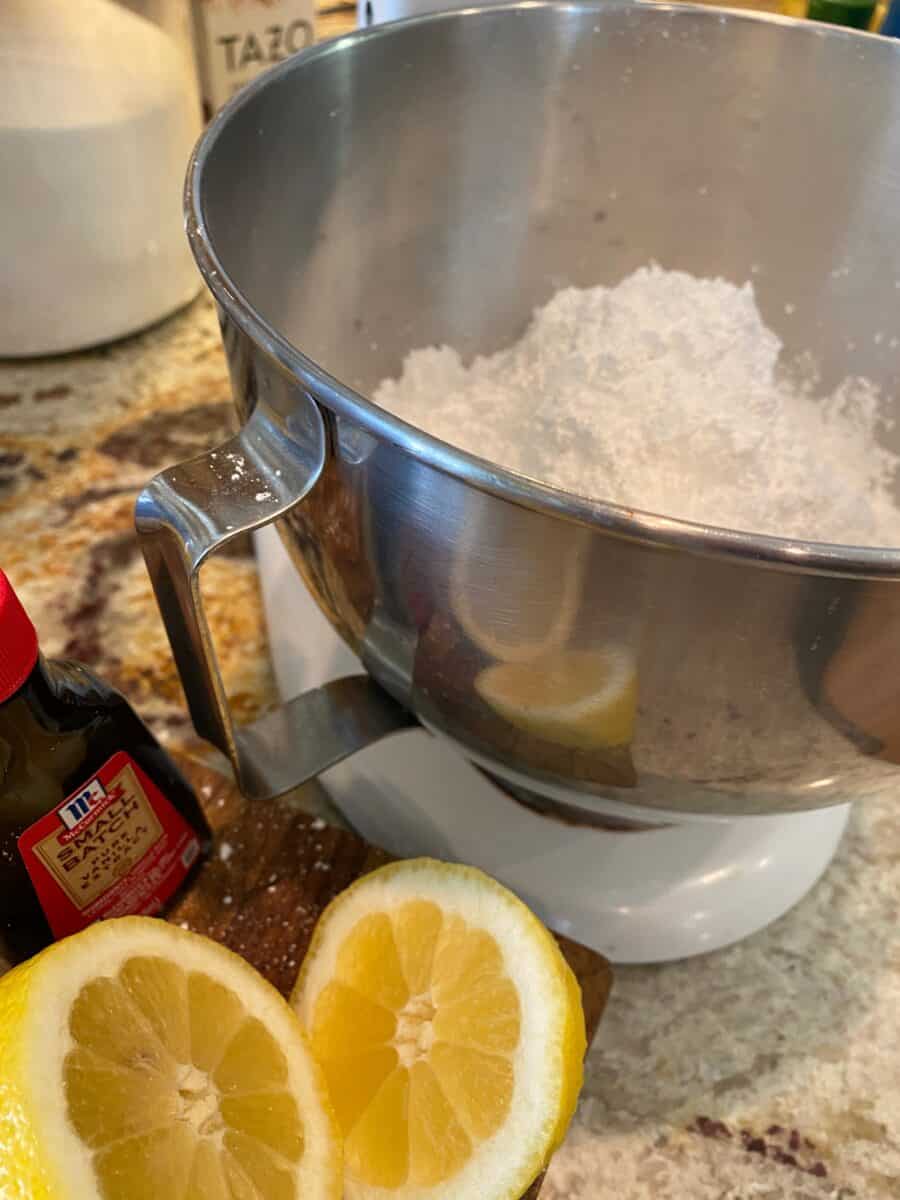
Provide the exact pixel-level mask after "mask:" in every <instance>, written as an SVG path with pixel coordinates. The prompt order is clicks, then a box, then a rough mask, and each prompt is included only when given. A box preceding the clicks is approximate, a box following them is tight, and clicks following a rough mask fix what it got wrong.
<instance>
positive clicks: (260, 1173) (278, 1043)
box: [0, 917, 342, 1200]
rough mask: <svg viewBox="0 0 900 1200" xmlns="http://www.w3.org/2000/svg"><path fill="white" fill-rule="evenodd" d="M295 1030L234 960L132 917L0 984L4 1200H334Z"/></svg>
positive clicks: (57, 948)
mask: <svg viewBox="0 0 900 1200" xmlns="http://www.w3.org/2000/svg"><path fill="white" fill-rule="evenodd" d="M341 1173H342V1167H341V1149H340V1135H339V1133H338V1130H337V1128H336V1125H335V1120H334V1116H333V1113H332V1111H331V1109H330V1106H329V1102H328V1099H327V1093H326V1089H325V1085H324V1082H323V1080H322V1076H321V1073H320V1071H319V1069H318V1068H317V1067H316V1065H315V1063H314V1061H313V1059H312V1056H311V1055H310V1053H309V1049H308V1046H307V1043H306V1040H305V1038H304V1036H303V1033H302V1030H301V1029H300V1026H299V1023H298V1022H297V1019H296V1017H295V1016H294V1014H293V1013H292V1012H291V1009H290V1007H289V1006H288V1005H287V1004H286V1003H285V1001H284V1000H283V999H282V998H281V996H280V995H279V994H278V993H277V992H276V991H275V989H274V988H272V987H271V986H270V985H269V984H268V983H267V982H266V981H265V980H264V979H263V978H262V976H260V975H259V974H257V972H256V971H254V970H253V968H252V967H250V966H249V965H248V964H247V963H245V962H244V961H243V959H240V958H238V957H237V956H236V955H234V954H232V953H231V952H230V951H229V950H225V949H224V948H223V947H221V946H218V945H216V943H214V942H212V941H209V940H208V939H207V938H204V937H200V936H199V935H197V934H192V933H187V932H185V931H184V930H182V929H177V928H174V927H173V926H171V925H167V924H165V923H164V922H162V921H159V920H154V919H152V918H149V917H125V918H122V919H120V920H112V921H105V922H101V923H100V924H98V925H93V926H91V927H90V928H89V929H86V930H85V931H84V932H82V933H79V934H76V935H75V936H74V937H71V938H68V939H66V940H65V941H62V942H58V943H57V944H56V945H53V946H50V947H49V948H48V949H47V950H45V951H43V952H42V953H41V954H39V955H37V957H36V958H33V959H31V960H30V961H29V962H27V963H24V964H22V965H21V966H19V967H17V968H16V969H15V970H13V971H11V972H10V973H9V974H8V975H6V976H4V977H3V979H2V980H0V1196H2V1197H3V1200H301V1198H302V1200H337V1198H338V1197H339V1196H340V1194H341Z"/></svg>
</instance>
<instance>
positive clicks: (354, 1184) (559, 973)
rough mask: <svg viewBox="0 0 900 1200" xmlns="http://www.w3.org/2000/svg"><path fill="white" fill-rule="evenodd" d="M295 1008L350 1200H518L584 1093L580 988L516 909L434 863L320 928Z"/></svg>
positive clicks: (366, 882) (371, 878) (347, 895)
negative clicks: (336, 1127) (324, 1095)
mask: <svg viewBox="0 0 900 1200" xmlns="http://www.w3.org/2000/svg"><path fill="white" fill-rule="evenodd" d="M292 1002H293V1004H294V1006H295V1008H296V1010H297V1012H298V1014H299V1016H300V1019H301V1021H302V1023H303V1025H304V1027H305V1029H306V1030H307V1032H308V1035H309V1038H310V1043H311V1045H312V1048H313V1052H314V1054H315V1055H316V1057H317V1058H318V1060H319V1062H320V1063H321V1064H322V1067H323V1069H324V1072H325V1076H326V1079H327V1081H328V1087H329V1090H330V1093H331V1098H332V1101H333V1103H334V1107H335V1110H336V1113H337V1118H338V1122H339V1124H340V1126H341V1129H342V1132H343V1134H344V1137H345V1196H346V1197H347V1200H364V1198H365V1200H374V1198H375V1197H378V1198H379V1200H385V1198H387V1197H396V1198H397V1200H404V1198H407V1197H416V1198H417V1200H421V1198H424V1197H428V1198H429V1200H445V1198H446V1200H449V1198H450V1197H452V1198H453V1200H468V1198H469V1197H471V1198H472V1200H476V1198H477V1200H518V1197H520V1196H521V1195H522V1193H523V1192H524V1191H525V1190H526V1188H527V1187H528V1185H529V1184H530V1183H531V1181H532V1180H533V1179H534V1178H535V1177H536V1176H537V1175H538V1174H539V1173H540V1171H541V1169H542V1168H543V1167H544V1166H545V1165H546V1163H547V1160H548V1159H549V1157H550V1155H551V1153H552V1152H553V1150H554V1149H555V1148H556V1146H557V1145H558V1144H559V1142H560V1141H561V1140H562V1138H563V1136H564V1134H565V1131H566V1129H567V1127H568V1124H569V1121H570V1119H571V1117H572V1113H573V1111H574V1109H575V1103H576V1100H577V1096H578V1090H579V1088H580V1086H581V1079H582V1059H583V1057H584V1050H585V1029H584V1013H583V1010H582V1006H581V995H580V990H579V987H578V983H577V982H576V980H575V977H574V975H573V974H572V971H571V970H570V968H569V966H568V964H567V963H566V961H565V959H564V958H563V956H562V953H561V952H560V950H559V947H558V946H557V944H556V942H555V941H554V939H553V937H552V936H551V935H550V933H549V932H548V931H547V929H546V928H545V927H544V926H543V925H542V924H541V922H540V921H539V920H538V918H537V917H536V916H535V915H534V913H532V912H531V911H530V910H529V909H528V908H527V907H526V906H525V905H524V904H523V903H522V902H521V901H520V900H518V899H517V898H516V897H515V896H513V895H512V893H511V892H508V891H507V890H506V889H505V888H504V887H502V886H501V885H500V884H499V883H496V882H495V881H494V880H492V879H490V878H488V876H486V875H484V874H482V872H481V871H477V870H475V869H473V868H470V867H460V866H452V865H449V864H446V863H438V862H434V861H433V860H431V859H413V860H410V861H408V862H402V863H395V864H392V865H390V866H387V867H383V868H381V869H380V870H378V871H375V872H373V873H372V874H371V875H367V876H365V877H363V878H362V879H360V880H359V881H358V882H356V883H355V884H353V885H352V886H351V887H350V888H348V889H347V891H345V892H343V893H342V894H341V895H340V896H338V897H337V898H336V899H335V900H334V901H332V903H331V904H330V905H329V907H328V908H327V909H326V910H325V912H324V914H323V915H322V917H321V919H320V921H319V925H318V927H317V929H316V933H315V935H314V937H313V941H312V944H311V946H310V950H309V953H308V954H307V957H306V959H305V961H304V964H303V967H302V970H301V973H300V977H299V979H298V981H297V986H296V989H295V991H294V995H293V997H292Z"/></svg>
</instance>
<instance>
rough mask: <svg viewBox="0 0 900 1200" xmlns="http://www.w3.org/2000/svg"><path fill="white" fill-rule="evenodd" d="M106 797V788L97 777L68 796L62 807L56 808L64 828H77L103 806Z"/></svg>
mask: <svg viewBox="0 0 900 1200" xmlns="http://www.w3.org/2000/svg"><path fill="white" fill-rule="evenodd" d="M106 799H107V795H106V788H105V787H104V786H103V784H102V783H101V782H100V780H99V779H92V780H91V782H90V783H89V784H87V785H86V786H85V787H83V788H82V789H81V791H80V792H78V793H77V795H74V796H70V797H69V799H68V800H67V801H66V802H65V804H64V805H63V806H62V808H59V809H57V812H58V813H59V819H60V820H61V821H62V823H63V825H65V827H66V829H69V830H71V829H77V828H78V826H79V825H81V824H82V822H84V821H86V820H87V819H88V817H91V816H93V815H94V813H95V812H96V810H97V808H99V807H100V806H101V805H103V806H105V803H106Z"/></svg>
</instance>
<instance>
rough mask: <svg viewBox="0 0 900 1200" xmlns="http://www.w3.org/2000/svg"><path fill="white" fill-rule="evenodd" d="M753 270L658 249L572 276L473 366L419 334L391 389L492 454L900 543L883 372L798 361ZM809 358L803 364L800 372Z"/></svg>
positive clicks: (410, 417) (807, 532)
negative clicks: (693, 266)
mask: <svg viewBox="0 0 900 1200" xmlns="http://www.w3.org/2000/svg"><path fill="white" fill-rule="evenodd" d="M782 357H783V356H782V344H781V341H780V339H779V338H778V336H777V335H776V334H775V333H774V332H773V331H772V330H771V329H769V328H768V327H767V326H766V324H765V323H764V321H763V319H762V316H761V314H760V311H759V308H758V307H757V303H756V298H755V295H754V291H753V287H752V285H751V284H749V283H748V284H745V285H744V286H743V287H737V286H735V285H734V284H732V283H729V282H727V281H725V280H723V279H697V278H694V277H693V276H691V275H687V274H685V273H683V272H679V271H665V270H663V269H661V268H660V267H657V266H650V267H643V268H641V269H640V270H638V271H636V272H635V273H634V274H633V275H631V276H629V277H628V278H626V279H624V280H623V281H622V282H621V283H619V284H618V285H617V286H616V287H612V288H607V287H602V286H600V287H594V288H588V289H577V288H566V289H564V290H562V291H560V292H557V294H556V295H555V296H554V297H553V298H552V299H551V300H550V301H549V303H548V304H546V305H545V306H544V307H543V308H541V309H538V310H537V311H536V312H535V314H534V317H533V319H532V321H531V324H530V325H529V327H528V329H527V331H526V332H525V334H524V336H523V337H522V338H521V339H520V340H519V341H518V342H516V343H515V344H514V345H512V346H510V347H508V348H506V349H504V350H501V351H499V352H498V353H496V354H492V355H489V356H480V357H477V358H475V359H474V361H473V362H472V363H471V364H470V365H468V366H466V365H465V364H464V363H463V361H462V359H461V357H460V355H459V354H458V352H457V351H456V350H454V349H452V348H450V347H448V346H442V347H430V348H426V349H419V350H414V351H412V353H410V354H409V355H408V356H407V358H406V360H405V361H404V364H403V370H402V373H401V376H400V378H399V379H397V380H385V381H384V382H382V383H381V385H380V386H379V387H378V389H377V391H376V393H375V396H374V399H375V402H376V403H377V404H379V405H381V406H382V407H383V408H385V409H387V410H389V411H390V412H393V413H395V414H396V415H397V416H400V417H402V418H403V419H404V420H407V421H409V422H410V423H411V424H413V425H416V426H418V427H419V428H421V429H424V430H426V431H427V432H428V433H431V434H433V435H434V436H436V437H439V438H441V439H442V440H444V441H446V442H449V443H451V444H452V445H455V446H458V447H460V448H461V449H464V450H468V451H470V452H471V453H473V454H477V455H478V456H480V457H481V458H486V459H489V460H490V461H492V462H494V463H497V464H500V465H501V466H504V467H507V468H509V469H511V470H513V471H517V472H520V473H522V474H524V475H528V476H530V477H532V478H534V479H538V480H541V481H542V482H544V483H548V484H552V485H554V486H556V487H560V488H563V489H565V490H566V491H569V492H573V493H576V494H579V495H583V496H589V497H594V498H597V499H603V500H608V501H612V502H614V503H617V504H622V505H626V506H628V507H634V508H639V509H643V510H645V511H647V512H652V513H659V514H663V515H665V516H670V517H680V518H682V519H684V520H690V521H696V522H699V523H701V524H712V525H719V526H724V527H726V528H731V529H741V530H747V531H752V532H755V533H768V534H772V535H774V536H780V537H791V538H804V539H809V540H816V541H823V542H829V541H830V542H844V543H851V544H859V545H869V546H897V545H900V509H898V507H897V503H896V500H895V494H894V485H895V479H896V477H897V468H898V465H900V459H898V456H897V455H895V454H893V453H892V452H890V451H889V450H888V449H886V448H885V447H884V446H883V445H882V444H881V443H880V441H879V435H880V434H881V433H882V432H884V431H885V430H887V429H889V428H890V426H891V424H892V422H891V421H890V420H889V419H888V417H887V416H886V414H885V413H883V412H882V409H881V404H880V397H879V394H878V391H877V389H876V388H875V387H874V385H873V384H871V383H870V382H868V381H867V380H865V379H859V378H852V379H847V380H845V381H844V382H843V383H842V384H841V385H840V387H838V388H837V390H836V391H834V392H833V393H831V394H830V395H828V396H825V397H821V396H818V395H815V394H814V389H813V385H812V383H810V382H809V381H805V382H804V381H800V380H798V379H797V378H796V377H792V373H791V372H788V371H786V370H784V365H783V362H782ZM793 376H796V372H794V373H793Z"/></svg>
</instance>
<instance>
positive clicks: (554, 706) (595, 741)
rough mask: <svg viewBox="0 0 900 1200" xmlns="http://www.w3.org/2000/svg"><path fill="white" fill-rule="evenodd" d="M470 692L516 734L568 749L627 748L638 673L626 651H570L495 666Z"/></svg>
mask: <svg viewBox="0 0 900 1200" xmlns="http://www.w3.org/2000/svg"><path fill="white" fill-rule="evenodd" d="M475 690H476V691H477V692H478V694H479V695H480V696H481V698H482V699H483V700H484V701H485V702H486V703H487V704H489V705H490V706H491V708H493V710H494V711H495V712H496V713H499V715H500V716H501V717H503V718H504V719H505V720H507V721H509V723H510V724H511V725H514V726H516V728H517V729H522V730H524V731H525V732H526V733H531V734H533V735H534V736H535V737H540V738H543V739H544V740H545V741H549V742H555V743H556V744H557V745H558V746H566V747H571V748H572V749H581V750H597V749H600V748H603V747H613V746H625V745H628V744H629V743H630V742H631V740H632V738H633V736H634V724H635V719H636V716H637V699H638V688H637V670H636V668H635V663H634V659H633V658H632V656H631V655H630V654H629V653H628V652H627V651H625V650H621V649H619V648H617V647H609V648H606V649H602V650H569V651H566V652H563V653H559V654H553V655H547V656H546V657H544V658H541V659H538V660H536V661H534V662H528V663H497V664H495V665H494V666H492V667H486V668H485V669H484V670H483V671H482V672H481V673H480V674H479V675H478V676H477V678H476V680H475Z"/></svg>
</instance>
